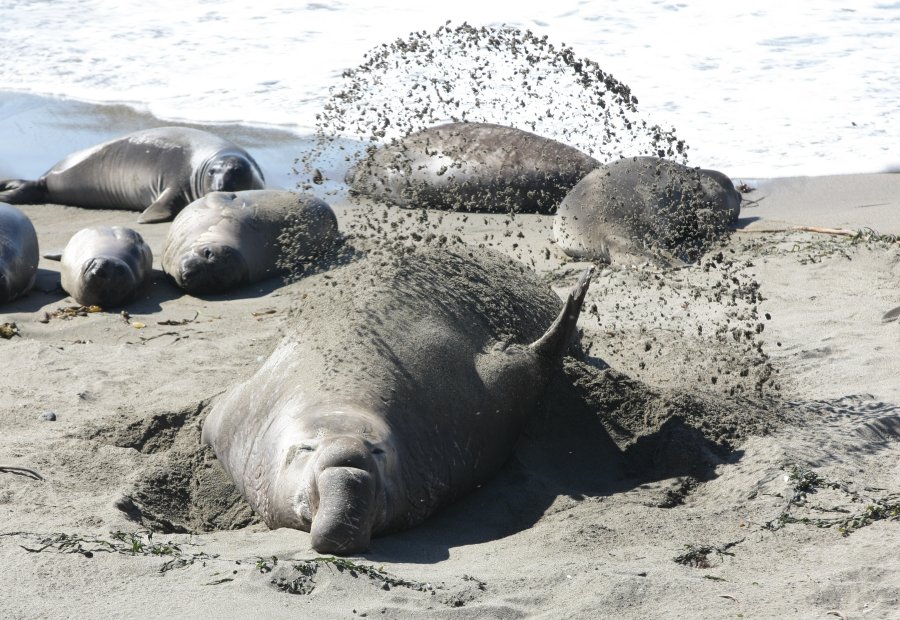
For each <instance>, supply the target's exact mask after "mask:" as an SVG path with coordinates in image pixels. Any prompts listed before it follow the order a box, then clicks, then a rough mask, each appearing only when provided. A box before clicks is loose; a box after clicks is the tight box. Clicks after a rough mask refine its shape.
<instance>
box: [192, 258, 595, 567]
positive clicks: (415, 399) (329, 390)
mask: <svg viewBox="0 0 900 620" xmlns="http://www.w3.org/2000/svg"><path fill="white" fill-rule="evenodd" d="M384 251H386V252H387V250H384ZM393 252H396V254H394V253H393ZM326 276H327V277H326ZM589 279H590V272H586V273H585V274H584V275H583V276H582V278H581V280H580V281H579V282H578V284H577V285H576V287H575V288H574V290H573V291H572V293H571V294H570V295H569V297H568V299H567V301H566V302H565V304H563V308H562V309H561V310H560V309H559V298H558V297H557V296H556V295H555V294H554V293H553V292H552V291H551V290H549V289H548V287H547V286H546V285H545V284H543V283H541V281H540V280H539V279H538V278H537V276H536V275H535V274H533V273H532V272H530V271H529V270H528V269H527V268H526V267H525V266H524V265H521V264H519V263H515V262H514V261H512V260H510V259H508V258H506V257H503V256H501V255H498V254H494V253H491V252H488V251H483V250H476V249H470V250H462V251H454V250H449V249H443V250H438V249H434V248H429V247H421V248H415V249H407V250H406V251H392V252H388V253H387V256H385V255H381V254H378V253H372V254H369V255H366V256H365V257H363V258H362V259H359V260H357V261H355V262H353V263H350V264H349V265H346V266H343V267H340V268H338V269H335V270H332V271H330V272H328V273H327V274H321V275H319V276H312V277H310V278H308V279H305V280H303V281H301V282H300V283H299V284H298V286H299V291H298V292H297V294H299V295H301V296H302V298H303V305H302V307H300V308H299V315H298V317H297V319H296V321H295V324H294V325H292V326H291V327H290V331H289V333H288V335H287V336H286V337H285V338H284V340H283V341H282V342H281V343H280V344H279V345H278V347H277V348H276V349H275V351H274V352H273V353H272V354H271V356H270V357H269V358H268V360H267V361H266V362H265V363H264V364H263V366H262V367H261V368H260V369H259V370H258V372H257V373H256V374H255V375H254V376H253V377H251V378H250V379H249V380H247V381H246V382H244V383H241V384H239V385H238V386H236V387H234V388H233V389H231V390H230V391H229V392H227V393H226V395H225V396H223V397H222V399H221V400H219V401H218V402H217V403H216V404H215V406H214V407H213V410H212V411H211V413H210V415H209V417H208V418H207V419H206V421H205V423H204V426H203V433H202V437H203V441H204V442H205V443H207V444H209V445H211V446H212V447H213V449H214V450H215V453H216V455H217V456H218V458H219V460H220V462H221V463H222V465H223V467H224V468H225V470H226V471H227V472H228V473H229V474H230V475H231V477H232V479H233V480H234V482H235V484H236V486H237V488H238V490H239V491H240V492H241V494H242V495H243V496H244V497H245V498H246V499H247V501H248V502H249V503H250V505H251V506H252V507H253V509H254V510H255V511H256V512H258V513H259V514H260V516H261V517H262V518H263V520H264V521H265V522H266V523H267V524H268V525H269V526H270V527H273V528H276V527H292V528H297V529H301V530H306V531H309V532H310V534H311V543H312V546H313V548H314V549H315V550H316V551H318V552H321V553H338V554H347V553H355V552H360V551H363V550H365V549H366V548H367V547H368V545H369V540H370V538H371V537H372V536H373V535H376V536H377V535H380V534H385V533H388V532H392V531H397V530H400V529H404V528H408V527H411V526H414V525H416V524H418V523H420V522H422V521H423V520H424V519H426V518H427V517H428V516H429V515H431V514H432V513H433V512H434V511H435V510H437V509H438V508H440V507H441V506H443V505H445V504H447V503H448V502H451V501H453V500H454V499H456V498H458V497H460V496H461V495H463V494H465V493H467V492H469V491H471V490H472V489H474V488H475V487H476V486H477V485H478V484H481V483H482V482H484V481H485V480H487V479H488V478H489V477H491V476H492V475H494V474H495V473H496V472H497V471H498V469H499V468H500V467H501V466H502V465H503V463H504V462H505V461H506V460H507V458H508V457H509V456H510V454H511V453H512V451H513V448H514V446H515V444H516V442H517V441H518V438H519V434H520V431H521V429H522V427H523V424H524V423H525V420H526V418H527V417H528V416H529V415H530V414H531V413H532V412H533V411H534V410H535V408H536V405H537V403H538V401H539V399H540V398H541V396H542V394H543V392H544V389H545V387H546V385H547V383H548V380H549V377H550V374H551V373H552V372H553V370H554V368H555V367H556V366H557V365H558V363H559V361H560V359H561V358H562V355H563V353H564V352H565V350H566V348H567V347H568V345H569V344H570V342H571V340H572V338H573V336H574V335H575V333H576V322H577V320H578V316H579V312H580V309H581V305H582V302H583V300H584V296H585V293H586V292H587V287H588V283H589ZM554 317H555V320H554Z"/></svg>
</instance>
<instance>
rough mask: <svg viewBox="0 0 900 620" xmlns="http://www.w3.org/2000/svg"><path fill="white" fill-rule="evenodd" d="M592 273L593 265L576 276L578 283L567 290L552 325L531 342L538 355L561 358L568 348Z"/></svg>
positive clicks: (576, 327)
mask: <svg viewBox="0 0 900 620" xmlns="http://www.w3.org/2000/svg"><path fill="white" fill-rule="evenodd" d="M592 275H594V268H593V267H590V268H588V269H585V270H584V273H582V274H581V277H580V278H578V283H577V284H576V285H575V286H574V287H573V288H572V290H571V291H569V296H568V298H566V303H565V305H563V309H562V310H561V311H560V313H559V316H557V317H556V320H555V321H553V325H551V326H550V329H548V330H547V332H546V333H545V334H544V335H543V336H541V337H540V338H539V339H538V340H536V341H535V342H533V343H532V344H531V348H532V350H534V351H535V352H536V353H537V354H538V355H539V356H541V357H543V358H545V359H551V360H556V359H559V358H561V357H562V356H563V354H564V353H565V352H566V349H568V348H569V345H570V344H571V343H572V339H573V338H574V337H575V334H576V333H577V331H578V316H579V315H580V314H581V305H582V304H583V303H584V296H585V295H587V291H588V286H589V285H590V283H591V276H592Z"/></svg>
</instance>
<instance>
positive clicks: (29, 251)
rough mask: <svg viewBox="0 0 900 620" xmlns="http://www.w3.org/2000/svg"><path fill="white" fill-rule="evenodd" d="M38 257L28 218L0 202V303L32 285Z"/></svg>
mask: <svg viewBox="0 0 900 620" xmlns="http://www.w3.org/2000/svg"><path fill="white" fill-rule="evenodd" d="M40 259H41V256H40V253H39V252H38V238H37V233H36V232H35V231H34V225H33V224H32V223H31V220H30V219H28V216H27V215H25V214H24V213H22V212H21V211H20V210H19V209H16V208H15V207H13V206H12V205H8V204H5V203H2V202H0V303H6V302H8V301H12V300H13V299H15V298H16V297H18V296H20V295H23V294H24V293H27V292H28V291H29V290H30V289H31V287H32V286H33V285H34V278H35V276H36V275H37V268H38V262H39V261H40Z"/></svg>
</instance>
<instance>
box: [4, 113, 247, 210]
mask: <svg viewBox="0 0 900 620" xmlns="http://www.w3.org/2000/svg"><path fill="white" fill-rule="evenodd" d="M263 187H265V180H264V179H263V174H262V171H261V170H260V168H259V165H258V164H257V163H256V162H255V161H254V160H253V158H252V157H250V155H249V153H247V151H245V150H244V149H242V148H241V147H239V146H237V145H236V144H234V143H232V142H229V141H228V140H225V139H224V138H220V137H219V136H217V135H214V134H211V133H209V132H206V131H201V130H199V129H190V128H188V127H159V128H157V129H146V130H143V131H137V132H135V133H131V134H128V135H126V136H123V137H121V138H117V139H115V140H110V141H109V142H104V143H103V144H98V145H96V146H94V147H91V148H87V149H84V150H82V151H78V152H76V153H72V154H71V155H69V156H68V157H66V158H65V159H63V160H62V161H61V162H59V163H58V164H56V165H55V166H53V167H52V168H51V169H50V170H48V171H47V172H46V173H45V174H44V175H43V176H42V177H41V178H40V179H38V180H37V181H23V180H10V181H0V200H5V201H6V202H10V203H17V204H42V203H54V204H62V205H70V206H74V207H86V208H93V209H127V210H130V211H141V212H142V213H141V216H140V217H139V218H138V222H141V223H153V222H167V221H169V220H171V219H172V218H173V217H174V216H175V214H176V213H178V211H180V210H181V209H182V208H183V207H184V206H185V205H186V204H188V203H190V202H192V201H194V200H197V199H198V198H200V197H201V196H204V195H205V194H207V193H208V192H211V191H237V190H244V189H261V188H263Z"/></svg>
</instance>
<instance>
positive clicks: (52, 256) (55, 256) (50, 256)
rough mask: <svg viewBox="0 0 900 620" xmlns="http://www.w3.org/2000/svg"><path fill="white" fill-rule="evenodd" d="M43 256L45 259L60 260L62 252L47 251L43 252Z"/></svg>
mask: <svg viewBox="0 0 900 620" xmlns="http://www.w3.org/2000/svg"><path fill="white" fill-rule="evenodd" d="M44 258H46V259H47V260H55V261H60V260H62V252H47V253H46V254H44Z"/></svg>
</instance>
